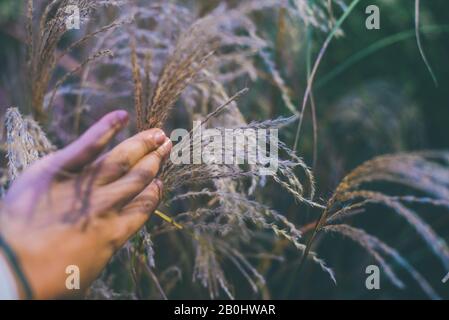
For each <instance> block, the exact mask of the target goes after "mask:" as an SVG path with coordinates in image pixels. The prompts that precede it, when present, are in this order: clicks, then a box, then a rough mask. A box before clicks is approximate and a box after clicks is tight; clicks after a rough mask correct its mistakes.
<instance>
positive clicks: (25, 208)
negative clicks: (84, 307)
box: [0, 111, 172, 299]
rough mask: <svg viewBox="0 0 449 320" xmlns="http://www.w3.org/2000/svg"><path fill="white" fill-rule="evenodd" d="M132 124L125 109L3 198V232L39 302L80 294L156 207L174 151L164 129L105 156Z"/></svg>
mask: <svg viewBox="0 0 449 320" xmlns="http://www.w3.org/2000/svg"><path fill="white" fill-rule="evenodd" d="M127 120H128V116H127V113H126V112H125V111H115V112H112V113H109V114H108V115H106V116H105V117H103V118H102V119H101V120H100V121H99V122H97V123H96V124H95V125H93V126H92V127H91V128H90V129H89V130H87V131H86V133H84V134H83V135H82V136H81V137H80V138H79V139H78V140H76V141H75V142H73V143H72V144H71V145H69V146H68V147H66V148H64V149H62V150H59V151H57V152H55V153H53V154H50V155H48V156H46V157H44V158H42V159H40V160H39V161H37V162H36V163H34V164H33V165H32V166H30V167H29V168H28V169H27V170H26V171H25V172H24V173H23V174H22V175H21V176H20V177H19V178H18V179H17V180H16V181H15V182H14V183H13V185H12V186H11V188H10V189H9V191H8V193H7V195H6V196H5V199H4V201H3V204H2V211H1V214H0V219H1V220H0V228H1V230H0V232H1V234H2V235H3V238H4V239H6V242H7V243H8V244H9V245H10V246H11V247H12V249H13V250H14V252H15V254H16V256H17V257H18V260H19V261H20V264H21V267H22V270H23V272H24V274H25V276H26V277H27V279H28V281H29V283H30V286H31V288H32V290H33V293H34V298H37V299H49V298H50V299H51V298H61V297H70V296H73V295H74V294H75V295H80V294H82V292H84V291H85V290H86V289H87V288H88V286H89V285H90V284H91V283H92V281H94V280H95V279H96V277H97V276H98V274H99V273H100V272H101V270H102V269H103V268H104V267H105V265H106V264H107V262H108V261H109V259H110V258H111V256H112V255H113V253H114V252H115V251H117V250H118V249H119V248H120V247H121V246H122V245H123V244H124V243H125V242H126V241H127V239H128V238H129V237H131V236H132V235H133V234H134V233H135V232H137V231H138V230H139V229H140V228H141V227H142V225H143V224H144V223H145V222H146V221H147V219H148V218H149V215H150V214H151V213H152V212H153V211H154V210H155V209H156V207H157V205H158V203H159V200H160V197H161V191H162V183H161V181H159V180H157V179H155V177H156V175H157V173H158V171H159V169H160V166H161V163H162V162H163V161H164V160H165V159H166V158H167V157H168V155H169V153H170V150H171V147H172V145H171V141H170V140H169V139H168V138H167V137H166V136H165V134H164V133H163V132H162V131H161V130H160V129H150V130H147V131H143V132H141V133H139V134H137V135H135V136H133V137H131V138H129V139H127V140H125V141H124V142H122V143H120V144H119V145H118V146H116V147H115V148H114V149H112V150H111V151H110V152H108V153H106V154H104V155H101V156H100V153H101V152H102V151H103V149H104V148H105V147H106V145H107V144H108V143H109V142H110V141H111V140H112V138H113V137H114V136H115V135H116V134H117V133H118V132H119V131H120V130H121V129H122V128H123V127H124V126H125V125H126V123H127ZM0 254H1V252H0ZM69 265H76V266H78V268H79V270H80V281H81V290H78V292H74V291H72V290H68V289H67V288H66V286H65V281H66V277H67V274H66V273H65V271H66V268H67V266H69ZM18 284H19V282H18ZM21 289H22V291H23V288H21ZM22 297H23V292H22Z"/></svg>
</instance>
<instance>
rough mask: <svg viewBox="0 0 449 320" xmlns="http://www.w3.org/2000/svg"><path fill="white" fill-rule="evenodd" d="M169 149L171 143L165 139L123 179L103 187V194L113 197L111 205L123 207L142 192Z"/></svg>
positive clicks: (153, 176)
mask: <svg viewBox="0 0 449 320" xmlns="http://www.w3.org/2000/svg"><path fill="white" fill-rule="evenodd" d="M171 148H172V143H171V141H170V139H168V138H167V139H166V140H165V142H164V143H163V144H162V145H161V146H160V147H159V148H157V149H156V150H155V151H153V152H151V153H149V154H147V155H146V156H144V157H143V158H142V159H141V160H140V161H139V162H137V164H136V165H134V167H133V168H132V169H131V170H130V171H129V172H128V173H126V174H125V175H124V176H123V177H121V178H120V179H118V180H117V181H114V182H112V183H110V184H108V185H106V186H104V187H103V188H102V189H103V192H105V193H106V194H111V195H114V196H113V197H111V198H110V201H112V203H111V205H113V206H120V205H124V204H125V203H127V202H128V201H129V200H130V199H133V198H134V197H136V196H137V195H138V194H139V193H140V192H142V190H144V189H145V187H147V186H148V185H149V184H150V183H151V182H152V180H153V179H154V178H155V177H156V175H157V173H158V172H159V169H160V167H161V165H162V162H163V161H165V159H166V158H167V157H168V156H169V154H170V151H171Z"/></svg>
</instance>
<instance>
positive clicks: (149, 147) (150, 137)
mask: <svg viewBox="0 0 449 320" xmlns="http://www.w3.org/2000/svg"><path fill="white" fill-rule="evenodd" d="M166 139H167V137H166V136H165V134H164V132H163V131H162V130H160V129H150V130H146V131H143V132H141V133H139V134H137V135H135V136H133V137H131V138H129V139H127V140H125V141H123V142H122V143H120V144H119V145H118V146H116V147H115V148H114V149H112V150H111V151H110V152H108V153H107V154H105V155H104V156H103V157H101V158H100V159H98V160H97V161H96V163H95V165H94V168H96V169H98V170H99V173H98V176H97V183H98V184H100V185H101V184H107V183H110V182H113V181H115V180H117V179H118V178H120V177H121V176H123V175H125V174H126V173H127V172H128V171H129V170H130V169H131V168H132V167H133V166H134V165H135V164H136V163H138V162H139V160H141V159H142V158H143V157H144V156H146V155H147V154H149V153H150V152H152V151H154V150H156V149H157V148H158V147H159V146H160V145H161V144H162V143H164V142H165V140H166Z"/></svg>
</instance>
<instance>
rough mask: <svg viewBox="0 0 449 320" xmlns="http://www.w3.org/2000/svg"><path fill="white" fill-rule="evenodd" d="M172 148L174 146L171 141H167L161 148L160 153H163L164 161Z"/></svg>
mask: <svg viewBox="0 0 449 320" xmlns="http://www.w3.org/2000/svg"><path fill="white" fill-rule="evenodd" d="M171 146H172V144H171V140H170V139H166V140H165V142H164V144H163V145H161V146H160V147H159V151H160V153H161V156H162V157H163V158H164V159H165V158H167V156H168V155H169V154H170V151H171Z"/></svg>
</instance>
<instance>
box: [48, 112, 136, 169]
mask: <svg viewBox="0 0 449 320" xmlns="http://www.w3.org/2000/svg"><path fill="white" fill-rule="evenodd" d="M127 121H128V113H127V112H126V111H123V110H119V111H114V112H111V113H108V114H107V115H105V116H104V117H103V118H102V119H101V120H100V121H98V122H97V123H95V124H94V125H93V126H92V127H90V128H89V129H88V130H87V131H86V132H85V133H84V134H83V135H82V136H81V137H80V138H79V139H77V140H76V141H74V142H73V143H72V144H70V145H69V146H67V147H66V148H64V149H62V150H60V151H58V152H56V153H55V154H54V157H53V159H54V163H52V164H53V165H57V166H58V167H59V168H61V169H63V170H67V171H76V170H78V169H80V168H82V167H83V166H85V165H86V164H89V163H91V162H92V161H94V160H95V159H96V158H97V157H98V155H99V154H100V153H101V151H103V149H104V148H105V147H106V145H107V144H108V143H109V142H110V141H111V140H112V138H113V137H114V136H115V135H116V134H117V133H118V132H119V131H120V130H121V129H122V128H123V127H124V126H125V125H126V123H127Z"/></svg>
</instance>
